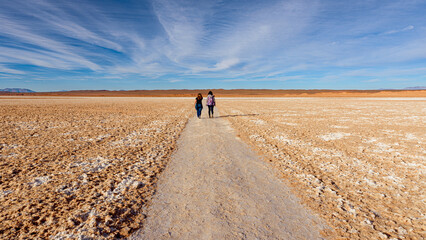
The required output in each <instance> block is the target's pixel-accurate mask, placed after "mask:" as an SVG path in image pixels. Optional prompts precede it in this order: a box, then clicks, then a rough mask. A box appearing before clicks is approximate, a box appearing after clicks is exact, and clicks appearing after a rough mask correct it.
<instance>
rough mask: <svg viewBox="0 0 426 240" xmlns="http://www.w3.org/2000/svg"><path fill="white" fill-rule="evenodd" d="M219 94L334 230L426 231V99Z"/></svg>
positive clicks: (380, 235)
mask: <svg viewBox="0 0 426 240" xmlns="http://www.w3.org/2000/svg"><path fill="white" fill-rule="evenodd" d="M218 102H220V105H219V106H220V107H221V108H220V112H221V114H222V115H223V116H224V117H227V119H229V120H230V122H231V123H232V126H233V127H234V128H235V129H236V130H237V132H238V133H239V137H240V138H242V139H243V140H245V141H247V142H248V143H250V144H251V145H252V146H253V147H254V148H255V149H256V150H257V151H258V152H259V153H260V154H261V155H263V156H265V160H266V161H268V162H271V164H272V166H274V167H276V168H277V169H279V170H280V172H281V173H282V177H283V178H285V179H286V180H288V181H289V183H290V184H291V185H292V186H293V187H294V188H293V189H294V192H295V193H296V194H297V195H298V196H299V197H300V198H301V199H303V201H304V203H305V204H306V205H307V206H309V207H310V208H311V209H313V210H314V211H316V212H317V213H318V214H320V215H321V216H322V218H324V219H325V220H327V221H328V223H329V225H330V226H332V227H333V228H334V230H335V233H329V234H331V236H333V235H335V237H343V238H349V239H425V238H426V234H425V226H426V224H425V214H426V206H425V203H424V200H425V199H426V196H425V189H426V181H425V179H426V149H425V147H426V99H423V100H422V99H414V100H403V99H398V100H392V99H388V100H386V99H380V100H373V99H362V98H359V99H331V98H329V99H327V98H316V99H297V98H293V99H281V100H279V99H247V100H243V99H228V100H222V101H220V99H218Z"/></svg>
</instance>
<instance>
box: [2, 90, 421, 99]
mask: <svg viewBox="0 0 426 240" xmlns="http://www.w3.org/2000/svg"><path fill="white" fill-rule="evenodd" d="M209 90H210V89H191V90H189V89H171V90H129V91H124V90H121V91H107V90H79V91H65V92H28V93H13V92H0V96H2V95H4V96H39V97H40V96H64V97H67V96H68V97H69V96H74V97H75V96H80V97H88V96H90V97H193V96H196V95H197V94H198V93H202V94H206V95H207V93H208V91H209ZM212 91H213V93H215V95H216V97H426V90H326V89H318V90H303V89H301V90H272V89H212Z"/></svg>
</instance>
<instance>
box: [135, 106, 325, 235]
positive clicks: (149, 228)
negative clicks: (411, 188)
mask: <svg viewBox="0 0 426 240" xmlns="http://www.w3.org/2000/svg"><path fill="white" fill-rule="evenodd" d="M216 114H218V113H217V111H216ZM254 124H257V122H254ZM237 139H238V138H236V136H235V134H234V132H233V129H232V127H230V125H229V124H228V122H227V120H225V119H221V118H214V119H209V118H207V117H206V116H203V119H201V120H199V119H195V118H193V119H191V120H190V121H189V123H188V125H187V127H186V128H185V130H184V131H183V133H182V135H181V137H180V139H179V142H178V150H177V152H175V153H174V154H173V156H172V159H171V161H170V163H169V165H168V166H167V168H166V170H165V172H164V173H163V174H162V177H161V179H160V181H159V184H158V189H157V193H156V195H155V196H154V198H153V201H152V205H151V206H150V207H149V208H148V210H147V215H148V217H147V220H146V222H145V224H144V228H143V229H141V230H140V231H139V232H137V233H135V234H134V235H133V236H132V237H130V239H322V238H324V236H322V235H321V234H320V232H321V231H322V230H327V229H328V230H329V228H328V227H327V226H326V225H325V224H324V223H323V222H322V220H320V219H319V218H318V217H316V216H315V215H313V214H312V213H310V212H309V211H308V210H306V209H305V208H304V207H303V206H301V205H300V204H299V201H298V199H297V198H296V197H295V196H294V195H293V194H291V193H290V190H289V189H288V188H287V186H286V185H285V184H284V183H283V182H282V181H281V180H280V179H279V178H278V177H277V175H276V174H277V173H276V172H275V171H274V170H271V169H270V168H269V167H268V166H267V165H266V163H265V162H263V161H262V160H261V159H259V158H258V157H257V156H256V155H255V154H254V153H253V152H252V151H251V150H250V149H249V148H248V147H247V146H246V145H245V144H244V143H243V142H241V141H239V140H237ZM323 232H327V231H323Z"/></svg>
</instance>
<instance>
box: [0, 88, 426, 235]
mask: <svg viewBox="0 0 426 240" xmlns="http://www.w3.org/2000/svg"><path fill="white" fill-rule="evenodd" d="M193 101H194V100H193V98H141V97H132V98H125V97H115V98H108V97H81V96H79V97H66V96H60V97H59V96H56V97H52V96H24V97H17V96H13V97H12V96H10V97H9V96H6V97H1V99H0V122H1V127H0V132H1V135H0V238H2V239H24V238H29V239H37V238H39V239H80V238H95V239H98V238H107V239H114V238H125V237H128V236H130V235H131V234H132V233H133V232H135V231H136V230H137V229H140V228H141V227H142V226H143V224H144V218H145V214H146V212H145V210H144V209H146V206H147V205H149V203H150V199H151V197H152V196H153V194H154V193H155V190H156V182H157V180H158V178H159V177H161V174H162V172H163V170H164V169H165V167H166V166H167V163H168V161H169V159H170V156H171V155H172V153H173V152H174V151H175V150H176V141H177V139H178V138H179V135H180V134H181V132H182V131H183V129H184V128H185V125H186V123H187V121H188V119H190V118H193V117H194V115H195V109H194V108H193ZM217 109H218V110H219V112H220V115H217V116H216V117H220V118H221V119H225V120H226V121H229V122H230V126H232V128H233V129H234V130H235V132H236V135H237V137H238V138H240V139H241V140H242V141H244V142H246V143H247V144H248V145H249V146H251V147H252V149H254V150H255V151H256V152H257V153H258V154H259V156H261V158H262V159H264V161H266V162H267V163H268V166H269V167H271V168H274V169H277V172H279V173H280V174H279V175H278V176H277V178H280V179H282V181H284V182H286V183H287V184H288V185H289V186H290V187H291V188H292V191H293V193H294V194H296V195H297V196H298V197H299V198H300V199H301V201H302V203H303V204H304V205H305V206H306V207H307V208H309V209H311V210H312V211H313V212H314V213H316V214H317V215H318V216H320V217H321V218H322V219H324V220H325V221H326V222H327V224H328V225H329V226H330V227H331V229H332V231H330V232H326V233H323V235H324V237H325V238H347V239H424V238H425V237H426V234H425V226H426V224H425V212H426V211H425V210H426V205H425V202H424V200H425V199H426V197H425V190H424V189H426V181H425V179H426V178H425V174H426V166H425V163H426V161H425V160H426V151H425V146H426V145H425V137H426V124H425V123H426V98H424V97H420V98H335V97H321V98H309V97H308V98H220V97H217ZM203 114H204V115H203V119H201V120H200V121H215V119H208V118H207V117H206V113H205V112H204V113H203ZM270 194H274V193H273V192H271V193H270ZM283 204H284V203H283Z"/></svg>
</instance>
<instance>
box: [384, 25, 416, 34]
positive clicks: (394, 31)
mask: <svg viewBox="0 0 426 240" xmlns="http://www.w3.org/2000/svg"><path fill="white" fill-rule="evenodd" d="M413 29H414V26H413V25H410V26H407V27H405V28H402V29H397V30H390V31H387V32H385V33H384V34H395V33H399V32H406V31H410V30H413Z"/></svg>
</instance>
